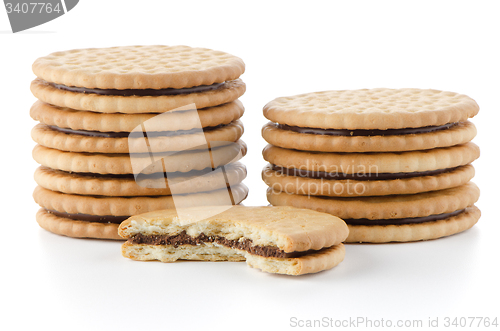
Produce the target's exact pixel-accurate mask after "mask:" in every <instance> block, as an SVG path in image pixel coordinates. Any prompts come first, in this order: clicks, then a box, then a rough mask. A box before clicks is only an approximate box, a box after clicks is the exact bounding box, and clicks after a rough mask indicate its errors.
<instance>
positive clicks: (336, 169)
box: [262, 142, 479, 174]
mask: <svg viewBox="0 0 500 331" xmlns="http://www.w3.org/2000/svg"><path fill="white" fill-rule="evenodd" d="M262 153H263V156H264V159H265V160H266V161H268V162H270V163H272V164H274V165H278V166H282V167H285V168H296V169H303V170H305V169H307V170H311V171H324V172H332V173H349V174H354V173H358V174H360V173H399V172H417V171H430V170H438V169H447V168H454V167H458V166H461V165H465V164H469V163H471V162H472V161H474V160H475V159H477V158H478V157H479V147H478V146H477V145H476V144H474V143H471V142H469V143H465V144H462V145H458V146H452V147H444V148H435V149H431V150H424V151H409V152H400V153H366V154H365V153H318V152H305V151H297V150H291V149H284V148H280V147H276V146H272V145H267V146H266V147H265V148H264V150H263V152H262Z"/></svg>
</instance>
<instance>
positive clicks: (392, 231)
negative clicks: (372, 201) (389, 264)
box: [346, 206, 481, 243]
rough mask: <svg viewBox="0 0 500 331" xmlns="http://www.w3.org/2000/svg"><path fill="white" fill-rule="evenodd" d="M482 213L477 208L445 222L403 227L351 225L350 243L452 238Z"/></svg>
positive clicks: (449, 218) (471, 224)
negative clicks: (451, 236)
mask: <svg viewBox="0 0 500 331" xmlns="http://www.w3.org/2000/svg"><path fill="white" fill-rule="evenodd" d="M480 216H481V212H480V211H479V209H478V208H477V207H476V206H471V207H468V208H467V209H465V211H464V212H462V213H460V214H459V215H456V216H453V217H448V218H446V219H443V220H439V221H434V222H425V223H416V224H402V225H384V226H382V225H372V226H366V225H349V237H347V239H346V242H348V243H362V242H367V243H386V242H408V241H419V240H429V239H437V238H441V237H446V236H450V235H452V234H456V233H459V232H462V231H465V230H467V229H470V228H471V227H472V226H473V225H474V224H476V223H477V221H478V220H479V217H480Z"/></svg>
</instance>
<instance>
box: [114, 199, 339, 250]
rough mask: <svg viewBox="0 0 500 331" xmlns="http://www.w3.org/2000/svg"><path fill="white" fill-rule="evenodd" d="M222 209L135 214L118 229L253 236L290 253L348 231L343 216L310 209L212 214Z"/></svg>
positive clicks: (329, 242)
mask: <svg viewBox="0 0 500 331" xmlns="http://www.w3.org/2000/svg"><path fill="white" fill-rule="evenodd" d="M220 210H221V209H220V207H195V208H186V209H178V210H177V211H176V210H175V209H168V210H162V211H155V212H150V213H146V214H142V215H135V216H132V217H130V218H129V219H127V220H126V221H124V222H123V223H122V224H121V225H120V227H119V230H118V232H119V234H120V236H122V237H123V238H130V237H131V236H133V235H136V234H139V233H140V234H143V235H177V234H180V233H182V232H183V231H185V232H186V233H187V234H188V235H189V236H191V237H197V236H199V235H200V234H202V233H203V234H205V235H207V236H221V237H224V238H226V239H228V240H242V239H250V240H252V242H253V243H254V245H260V246H274V247H278V248H279V249H281V250H283V251H284V252H287V253H288V252H301V251H307V250H310V249H313V250H318V249H321V248H324V247H330V246H333V245H337V244H339V243H341V242H343V241H344V240H345V239H346V238H347V235H348V228H347V225H346V224H345V222H344V221H343V220H341V219H340V218H338V217H335V216H333V215H330V214H325V213H320V212H317V211H313V210H308V209H299V208H294V207H271V206H269V207H245V206H233V207H231V208H230V209H228V210H225V211H223V212H221V213H219V214H216V215H215V216H211V215H212V214H215V213H217V212H218V211H220ZM207 216H208V218H206V219H202V218H203V217H207Z"/></svg>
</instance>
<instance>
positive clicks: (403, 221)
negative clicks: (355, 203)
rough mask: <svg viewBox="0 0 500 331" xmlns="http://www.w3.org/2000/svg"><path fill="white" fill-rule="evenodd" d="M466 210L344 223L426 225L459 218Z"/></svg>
mask: <svg viewBox="0 0 500 331" xmlns="http://www.w3.org/2000/svg"><path fill="white" fill-rule="evenodd" d="M464 211H465V209H461V210H457V211H454V212H452V213H446V214H439V215H430V216H424V217H412V218H393V219H381V220H370V219H367V218H356V219H344V221H345V222H346V223H347V224H349V225H401V224H414V223H425V222H433V221H439V220H443V219H445V218H448V217H453V216H457V215H458V214H460V213H462V212H464Z"/></svg>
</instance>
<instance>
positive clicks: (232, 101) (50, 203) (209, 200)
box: [30, 46, 248, 239]
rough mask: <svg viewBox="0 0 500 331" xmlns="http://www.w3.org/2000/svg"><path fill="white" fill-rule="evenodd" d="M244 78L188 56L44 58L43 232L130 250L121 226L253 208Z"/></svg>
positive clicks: (36, 90) (37, 66)
mask: <svg viewBox="0 0 500 331" xmlns="http://www.w3.org/2000/svg"><path fill="white" fill-rule="evenodd" d="M244 70H245V65H244V63H243V61H242V60H241V59H240V58H238V57H236V56H233V55H230V54H227V53H224V52H220V51H214V50H210V49H203V48H191V47H188V46H125V47H111V48H101V49H79V50H70V51H63V52H56V53H52V54H50V55H48V56H45V57H41V58H39V59H37V60H36V61H35V62H34V64H33V72H34V73H35V75H36V76H37V78H36V79H35V80H34V81H33V82H32V83H31V91H32V93H33V94H34V95H35V97H37V98H38V99H39V101H37V102H35V104H34V105H33V106H32V108H31V112H30V114H31V117H32V118H33V119H35V120H37V121H40V122H41V123H40V124H38V125H36V126H35V127H34V128H33V130H32V138H33V139H34V140H35V142H37V143H38V145H36V146H35V148H34V150H33V158H34V159H35V160H36V161H37V162H38V163H39V164H41V166H40V167H39V168H38V169H37V170H36V172H35V180H36V182H37V183H38V185H39V186H38V187H37V188H36V189H35V191H34V193H33V197H34V199H35V201H36V202H37V203H38V204H39V205H40V206H41V207H42V208H41V209H40V210H39V212H38V213H37V216H36V218H37V221H38V223H39V224H40V226H41V227H42V228H44V229H46V230H48V231H51V232H53V233H57V234H61V235H65V236H70V237H84V238H100V239H122V238H121V237H120V236H119V235H118V226H119V224H120V222H121V221H123V220H125V219H127V218H128V217H129V216H131V215H136V214H139V213H144V212H148V211H155V210H159V209H166V208H174V207H175V206H178V205H182V206H184V207H189V206H190V205H196V206H200V205H214V204H215V205H217V204H219V203H221V204H224V203H226V202H227V201H228V197H229V199H230V203H232V204H238V203H239V202H241V201H242V200H243V199H245V197H246V195H247V193H248V189H247V188H246V186H245V185H244V184H242V183H241V182H242V181H243V179H244V178H245V177H246V168H245V166H244V165H243V164H241V163H239V162H237V161H238V160H239V159H240V158H241V157H242V156H244V154H245V153H246V145H245V144H244V142H243V141H241V140H240V137H241V136H242V134H243V124H242V123H241V121H240V120H239V118H240V117H241V116H242V115H243V112H244V108H243V105H242V103H241V102H240V101H239V100H238V98H239V97H240V96H241V95H243V93H244V92H245V84H244V83H243V82H242V81H241V79H239V76H240V75H241V74H243V72H244ZM221 178H223V179H222V181H221V180H220V179H221ZM174 188H175V189H174Z"/></svg>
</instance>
